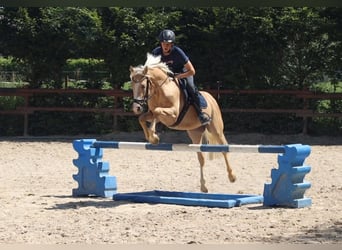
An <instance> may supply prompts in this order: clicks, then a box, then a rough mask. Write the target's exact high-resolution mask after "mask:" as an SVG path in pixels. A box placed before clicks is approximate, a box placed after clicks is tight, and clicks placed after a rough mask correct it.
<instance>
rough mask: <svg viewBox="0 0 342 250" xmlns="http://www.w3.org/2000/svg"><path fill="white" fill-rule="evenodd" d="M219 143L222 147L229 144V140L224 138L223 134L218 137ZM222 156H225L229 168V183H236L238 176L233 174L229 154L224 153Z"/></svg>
mask: <svg viewBox="0 0 342 250" xmlns="http://www.w3.org/2000/svg"><path fill="white" fill-rule="evenodd" d="M217 141H218V143H219V144H221V145H225V144H228V142H227V139H226V137H225V136H224V134H223V133H222V134H220V135H217ZM222 154H223V158H224V161H225V163H226V168H227V172H228V178H229V181H230V182H235V181H236V176H235V174H234V173H233V169H232V168H231V166H230V164H229V160H228V157H229V155H228V153H227V152H222Z"/></svg>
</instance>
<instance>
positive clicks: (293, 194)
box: [72, 139, 311, 208]
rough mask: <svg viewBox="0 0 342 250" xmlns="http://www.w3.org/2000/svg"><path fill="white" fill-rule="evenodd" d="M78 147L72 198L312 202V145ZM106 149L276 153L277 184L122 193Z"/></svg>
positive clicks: (86, 143)
mask: <svg viewBox="0 0 342 250" xmlns="http://www.w3.org/2000/svg"><path fill="white" fill-rule="evenodd" d="M73 147H74V149H75V150H76V152H77V153H78V159H75V160H73V164H74V165H75V166H76V167H77V168H78V173H77V174H76V175H73V178H74V180H76V181H77V182H78V188H76V189H73V190H72V195H73V196H75V197H76V196H100V197H113V199H114V200H117V201H118V200H125V201H131V202H147V203H164V204H178V205H191V206H206V207H223V208H230V207H234V206H241V205H243V204H251V203H263V205H264V206H281V207H293V208H300V207H307V206H311V198H306V197H304V193H305V191H306V190H307V189H308V188H310V187H311V184H310V183H309V182H305V181H304V177H305V175H306V174H307V173H309V172H310V171H311V167H310V166H307V165H303V164H304V161H305V159H306V158H307V157H308V156H309V155H310V152H311V148H310V146H308V145H302V144H290V145H280V146H276V145H211V144H169V143H160V144H150V143H145V142H118V141H97V140H96V139H80V140H75V141H74V142H73ZM105 148H111V149H135V150H156V151H183V152H184V151H188V152H234V153H277V154H278V169H272V170H271V178H272V182H271V183H265V185H264V193H263V196H261V195H243V194H242V195H241V194H210V193H209V194H206V193H192V192H171V191H160V190H154V191H146V192H135V193H117V184H116V177H115V176H110V175H109V174H108V172H109V163H108V162H103V161H102V157H103V150H104V149H105Z"/></svg>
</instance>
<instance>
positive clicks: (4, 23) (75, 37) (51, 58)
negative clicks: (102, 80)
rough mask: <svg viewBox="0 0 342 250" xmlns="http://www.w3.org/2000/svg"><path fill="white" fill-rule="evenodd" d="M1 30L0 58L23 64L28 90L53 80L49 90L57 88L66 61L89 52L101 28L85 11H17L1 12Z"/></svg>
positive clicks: (43, 9)
mask: <svg viewBox="0 0 342 250" xmlns="http://www.w3.org/2000/svg"><path fill="white" fill-rule="evenodd" d="M0 27H1V31H3V33H2V34H5V35H4V36H2V39H1V44H2V45H3V47H2V48H3V50H2V54H3V55H11V56H13V57H15V58H18V59H22V60H24V61H25V62H26V64H27V65H28V67H29V70H28V81H29V82H30V86H31V87H33V88H37V87H40V86H41V85H42V84H43V83H47V82H49V80H50V79H52V86H53V87H55V88H60V87H61V86H62V85H61V84H62V68H63V66H64V65H65V63H66V60H67V59H68V58H73V57H75V56H81V55H82V54H84V53H83V52H82V51H87V49H88V48H92V47H93V44H96V40H97V39H98V37H99V35H100V27H101V26H100V20H99V19H98V17H97V14H96V12H95V11H93V10H89V9H87V8H60V7H57V8H21V7H20V8H15V9H7V8H6V9H4V11H3V18H2V19H1V23H0ZM90 51H94V50H93V49H90ZM94 54H95V53H93V54H92V55H94Z"/></svg>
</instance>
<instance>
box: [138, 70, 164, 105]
mask: <svg viewBox="0 0 342 250" xmlns="http://www.w3.org/2000/svg"><path fill="white" fill-rule="evenodd" d="M169 78H170V76H169V75H168V74H166V78H165V80H164V81H163V82H162V83H161V84H160V85H158V87H159V88H161V87H162V86H163V85H164V84H165V83H166V81H167V80H168V79H169ZM145 79H147V86H146V91H145V94H144V98H143V99H133V103H137V104H139V105H141V106H147V101H148V100H149V99H151V97H152V96H153V95H150V96H149V90H150V86H151V80H150V78H148V77H147V76H146V75H143V78H142V79H141V80H140V81H137V82H135V83H138V84H141V82H142V81H144V80H145Z"/></svg>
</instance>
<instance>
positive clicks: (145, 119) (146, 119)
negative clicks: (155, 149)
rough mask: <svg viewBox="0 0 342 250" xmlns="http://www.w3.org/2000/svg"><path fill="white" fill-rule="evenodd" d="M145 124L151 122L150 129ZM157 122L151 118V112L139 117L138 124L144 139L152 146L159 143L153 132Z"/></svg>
mask: <svg viewBox="0 0 342 250" xmlns="http://www.w3.org/2000/svg"><path fill="white" fill-rule="evenodd" d="M146 122H151V124H150V127H148V126H147V124H146ZM157 122H158V121H157V119H156V118H155V117H154V116H153V113H152V112H151V111H148V112H146V113H143V114H142V115H140V116H139V123H140V126H141V127H142V129H143V132H144V135H145V139H146V140H147V141H149V142H150V143H153V144H157V143H159V137H158V135H157V134H156V132H155V130H156V124H157Z"/></svg>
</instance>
